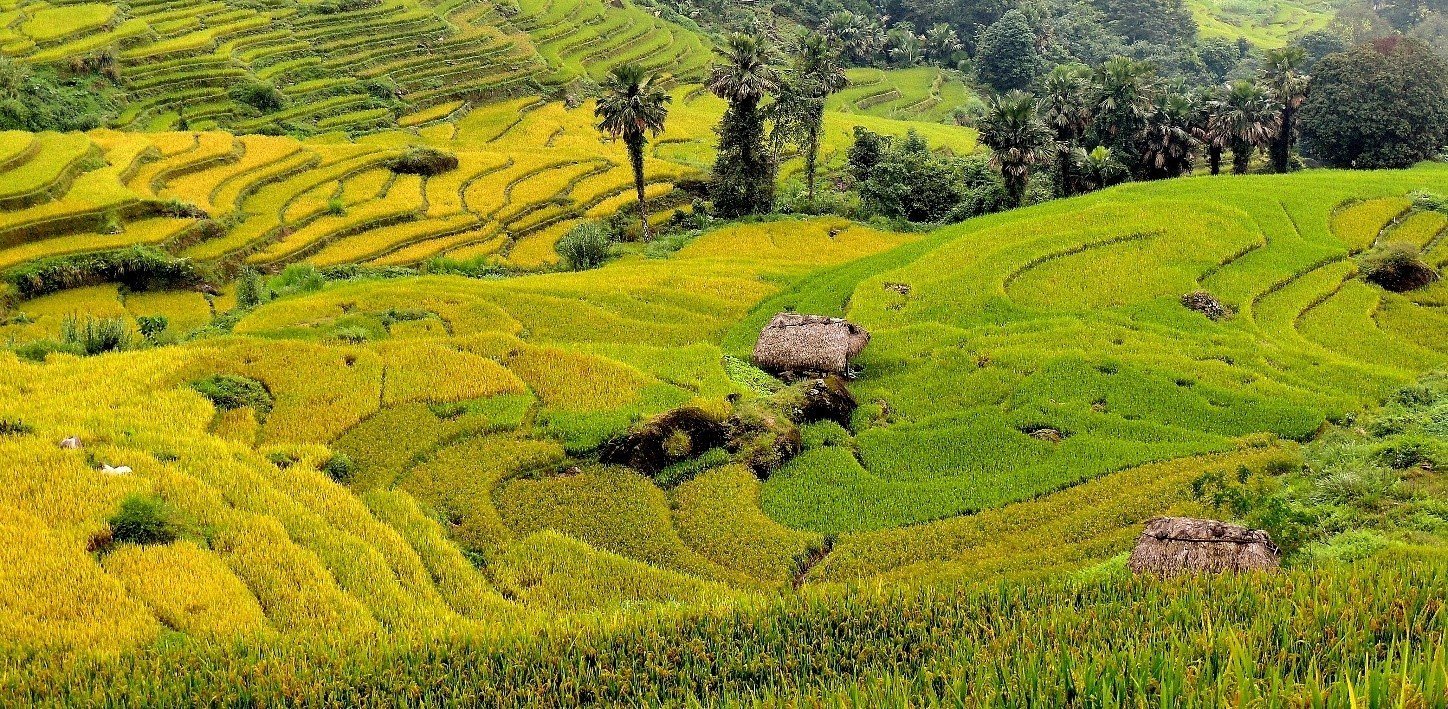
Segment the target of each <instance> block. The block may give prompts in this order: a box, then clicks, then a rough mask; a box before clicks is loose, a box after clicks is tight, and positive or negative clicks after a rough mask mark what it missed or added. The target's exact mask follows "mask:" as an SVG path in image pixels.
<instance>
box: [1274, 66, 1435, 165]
mask: <svg viewBox="0 0 1448 709" xmlns="http://www.w3.org/2000/svg"><path fill="white" fill-rule="evenodd" d="M1445 131H1448V61H1445V60H1444V59H1443V58H1442V57H1440V56H1438V54H1437V53H1435V52H1434V51H1433V50H1432V49H1431V48H1429V47H1427V46H1426V45H1424V44H1422V43H1420V42H1418V41H1416V40H1412V39H1400V38H1393V39H1387V40H1382V41H1381V42H1379V43H1377V44H1373V45H1364V46H1361V47H1358V48H1356V49H1353V50H1352V51H1349V52H1344V53H1340V54H1332V55H1329V56H1328V57H1326V58H1324V59H1323V60H1322V61H1320V62H1318V63H1317V66H1316V67H1314V69H1313V78H1312V86H1311V91H1310V92H1309V94H1308V97H1307V102H1306V103H1305V104H1303V107H1302V142H1303V150H1304V151H1305V152H1307V153H1308V154H1309V155H1311V156H1313V157H1315V158H1317V159H1319V160H1322V161H1323V162H1325V163H1327V164H1328V165H1332V166H1336V167H1356V168H1364V169H1366V168H1390V167H1407V166H1409V165H1412V164H1413V163H1416V162H1418V161H1420V160H1426V159H1428V158H1430V157H1432V156H1434V155H1435V154H1437V152H1438V150H1439V149H1441V148H1442V146H1443V144H1444V143H1445V142H1448V133H1445Z"/></svg>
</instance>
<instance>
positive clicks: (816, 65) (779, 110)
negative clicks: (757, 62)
mask: <svg viewBox="0 0 1448 709" xmlns="http://www.w3.org/2000/svg"><path fill="white" fill-rule="evenodd" d="M848 85H849V79H847V78H846V77H845V68H844V66H843V65H842V64H841V63H840V60H839V52H838V51H837V50H836V49H835V48H834V46H832V45H831V44H830V43H829V41H828V40H826V39H825V37H824V36H822V35H818V34H813V33H811V34H807V35H805V36H804V37H803V38H801V40H800V43H799V49H798V51H797V52H796V53H795V56H794V60H793V61H792V62H791V64H790V68H789V71H788V72H787V73H786V75H785V81H784V82H782V84H781V86H780V96H779V100H778V101H776V103H775V107H776V111H775V115H776V118H775V131H777V132H780V133H781V134H783V135H789V136H792V137H794V138H797V139H798V140H799V141H800V143H801V144H802V145H801V148H802V150H803V152H804V176H805V191H806V193H807V194H808V196H809V200H810V202H811V203H813V202H814V194H815V174H816V172H817V171H818V166H819V153H820V131H821V130H822V129H823V127H824V119H825V99H826V98H828V97H829V96H830V94H833V93H835V92H836V91H839V90H840V89H843V88H845V87H846V86H848Z"/></svg>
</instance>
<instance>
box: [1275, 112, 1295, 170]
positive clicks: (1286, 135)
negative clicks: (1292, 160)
mask: <svg viewBox="0 0 1448 709" xmlns="http://www.w3.org/2000/svg"><path fill="white" fill-rule="evenodd" d="M1294 113H1295V111H1294V109H1293V108H1292V107H1291V106H1288V105H1284V106H1283V107H1282V121H1281V123H1280V124H1279V125H1278V127H1277V136H1276V137H1275V138H1273V139H1272V171H1273V172H1277V173H1285V172H1287V161H1288V158H1289V157H1290V155H1291V153H1292V122H1293V121H1294V120H1296V116H1294V115H1293V114H1294Z"/></svg>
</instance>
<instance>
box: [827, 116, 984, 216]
mask: <svg viewBox="0 0 1448 709" xmlns="http://www.w3.org/2000/svg"><path fill="white" fill-rule="evenodd" d="M855 135H856V144H857V146H858V145H859V143H860V142H861V141H863V142H864V147H863V148H861V149H860V150H856V149H854V148H851V150H850V153H851V157H852V159H853V158H855V157H856V156H861V157H863V156H866V155H871V156H872V157H873V160H870V159H862V160H861V163H860V166H861V167H863V165H865V164H868V165H869V167H868V169H866V170H865V171H864V173H863V175H862V176H863V177H864V179H863V180H862V181H861V182H860V184H859V190H860V201H861V202H862V203H863V204H864V206H865V208H866V209H868V210H870V211H871V212H873V213H875V214H878V215H880V216H884V217H890V218H893V219H908V220H910V221H912V222H935V221H940V220H942V219H944V218H945V217H946V216H948V215H949V214H950V213H951V210H953V209H954V208H955V207H956V205H957V204H959V203H960V200H961V182H960V179H959V176H960V164H959V161H957V160H955V159H954V158H950V157H946V156H941V155H936V154H935V153H933V152H931V150H930V146H929V145H927V144H926V143H925V140H924V139H922V138H921V137H920V136H919V135H918V134H916V133H915V131H913V130H912V131H910V132H909V133H907V134H906V136H905V138H904V139H903V140H889V139H887V138H882V137H881V136H878V135H875V134H874V133H871V132H870V131H868V130H865V129H862V128H860V129H856V132H855ZM882 148H883V150H882Z"/></svg>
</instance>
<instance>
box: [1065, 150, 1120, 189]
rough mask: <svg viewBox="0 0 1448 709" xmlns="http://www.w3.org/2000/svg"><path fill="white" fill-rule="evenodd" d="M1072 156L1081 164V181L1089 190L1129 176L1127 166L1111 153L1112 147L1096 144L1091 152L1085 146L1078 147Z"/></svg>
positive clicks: (1100, 187)
mask: <svg viewBox="0 0 1448 709" xmlns="http://www.w3.org/2000/svg"><path fill="white" fill-rule="evenodd" d="M1072 157H1073V158H1074V160H1075V162H1076V164H1078V165H1080V166H1081V183H1082V185H1083V186H1084V187H1085V189H1086V190H1087V191H1091V190H1099V189H1104V188H1106V187H1110V186H1112V185H1114V184H1117V183H1120V182H1125V181H1126V178H1127V177H1128V176H1129V175H1127V174H1126V168H1125V167H1123V166H1122V165H1121V163H1120V162H1117V160H1116V156H1114V155H1112V154H1111V148H1108V147H1106V146H1104V145H1098V146H1096V147H1095V148H1094V149H1092V150H1091V152H1089V153H1088V152H1086V150H1085V149H1083V148H1076V149H1075V150H1073V151H1072Z"/></svg>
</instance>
